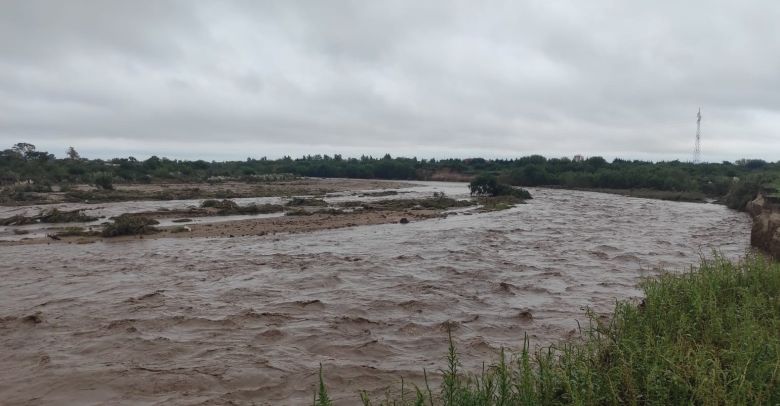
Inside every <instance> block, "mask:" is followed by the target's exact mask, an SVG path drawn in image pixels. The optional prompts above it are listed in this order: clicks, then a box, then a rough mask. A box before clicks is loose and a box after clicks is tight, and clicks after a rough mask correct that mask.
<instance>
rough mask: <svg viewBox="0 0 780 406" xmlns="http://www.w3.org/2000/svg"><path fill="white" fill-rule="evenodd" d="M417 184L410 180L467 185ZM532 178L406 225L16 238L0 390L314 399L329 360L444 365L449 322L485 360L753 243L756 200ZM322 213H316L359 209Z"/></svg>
mask: <svg viewBox="0 0 780 406" xmlns="http://www.w3.org/2000/svg"><path fill="white" fill-rule="evenodd" d="M416 185H418V187H417V188H411V189H410V190H411V192H409V193H407V194H408V195H411V196H413V197H417V196H416V195H415V193H418V194H419V195H420V196H422V195H430V192H431V190H432V189H436V190H439V191H445V192H446V193H447V195H449V196H452V197H460V196H457V194H458V193H461V192H458V191H459V190H461V189H462V190H464V191H467V189H466V186H465V184H447V185H438V184H434V183H426V182H417V183H416ZM415 191H417V192H415ZM398 192H399V194H401V195H402V196H403V195H404V194H405V193H406V192H403V190H400V191H398ZM402 192H403V193H402ZM464 193H465V192H464ZM531 193H532V194H533V196H534V199H533V200H530V201H528V203H527V204H523V205H518V206H516V207H514V208H511V209H508V210H503V211H499V212H489V213H478V212H473V211H461V212H459V213H458V214H452V215H449V216H447V217H435V218H431V219H427V220H424V221H423V220H422V219H417V220H415V219H411V220H412V221H411V222H410V223H409V224H403V225H402V224H398V223H394V224H374V223H366V224H364V225H355V226H347V225H348V223H344V225H345V227H343V228H332V227H330V226H329V227H325V229H320V230H319V231H308V232H300V233H284V232H282V233H277V234H273V233H272V232H267V233H266V234H265V235H257V234H262V232H258V231H261V229H260V228H251V227H272V226H271V225H273V224H274V222H286V221H295V220H293V219H291V218H290V219H288V218H287V217H283V218H281V217H279V218H265V219H254V220H250V222H251V221H256V222H257V225H256V226H251V227H250V226H249V225H248V224H250V223H246V222H245V221H242V222H241V223H243V224H244V225H242V226H241V227H248V228H244V229H242V231H244V232H243V233H238V232H235V233H234V234H233V235H234V238H230V235H225V236H223V237H219V238H208V237H213V234H197V233H198V232H199V231H197V230H199V229H200V225H197V224H195V225H193V226H192V227H193V228H192V232H191V234H188V235H186V236H184V238H179V237H180V236H179V235H177V236H176V238H147V237H144V239H137V238H131V239H129V240H121V239H107V240H104V241H98V242H95V243H92V244H85V245H81V244H67V243H53V244H51V245H32V244H13V245H4V246H0V258H1V259H2V260H0V280H2V281H3V283H2V284H0V348H2V350H3V351H0V399H3V402H5V403H7V404H30V405H37V404H57V405H82V404H141V405H146V404H148V405H157V404H172V405H200V404H208V405H211V404H227V403H232V404H247V405H249V404H260V405H299V404H309V403H311V399H312V394H313V391H314V389H315V384H316V380H317V369H318V366H319V364H320V363H322V365H323V367H324V372H325V380H326V383H327V384H328V386H329V389H330V393H331V395H332V396H333V397H334V398H335V400H336V402H337V404H346V405H351V404H358V403H359V398H358V395H357V390H359V389H366V390H368V391H369V392H372V393H374V394H379V393H382V391H383V390H384V388H386V387H387V386H390V385H394V386H397V384H398V383H399V381H400V377H402V376H403V377H405V378H406V382H407V387H410V384H411V383H412V382H414V383H417V384H421V383H422V382H421V377H422V369H423V368H426V369H427V370H428V371H435V370H437V369H438V368H441V367H442V366H443V365H444V363H443V362H444V355H445V353H446V350H447V346H446V335H447V333H446V330H447V327H450V328H451V329H452V331H453V335H454V337H455V341H456V345H457V347H458V350H459V351H460V353H461V355H462V357H461V358H462V361H463V363H464V367H466V368H475V369H477V368H480V367H481V365H482V364H481V363H482V361H485V360H488V361H489V360H491V359H494V357H495V356H496V354H497V352H498V351H500V349H501V348H502V347H506V348H508V349H513V350H516V349H518V348H520V347H521V346H522V342H523V337H524V335H525V334H528V336H529V337H530V339H531V341H532V345H534V346H536V345H544V344H548V343H551V342H554V341H556V340H559V339H562V338H567V337H573V336H576V334H577V328H578V322H579V323H584V322H585V318H584V309H585V307H592V308H593V309H595V310H596V311H597V312H606V311H608V310H609V309H611V307H612V306H613V304H614V301H615V300H626V299H637V298H638V295H639V294H640V291H639V289H638V288H637V283H638V282H639V281H640V280H641V278H642V277H649V276H653V275H656V274H657V273H658V272H660V268H665V269H666V270H668V271H673V272H676V271H683V270H687V269H689V267H690V266H692V265H694V264H697V263H698V258H699V256H700V255H702V254H704V255H707V254H710V252H711V250H718V251H720V252H721V253H723V254H724V255H725V256H727V257H737V256H739V255H741V254H743V253H744V252H745V250H747V249H748V236H749V230H750V219H749V217H748V216H747V215H746V214H745V213H739V212H735V211H732V210H729V209H727V208H725V207H723V206H719V205H712V204H694V203H678V202H668V201H657V200H646V199H637V198H627V197H623V196H617V195H608V194H598V193H589V192H579V191H566V190H550V189H531ZM368 198H369V197H366V198H365V199H368ZM376 198H377V199H385V198H387V196H381V197H376ZM329 199H330V202H331V203H336V202H338V201H351V200H354V199H355V196H354V195H350V194H345V195H339V196H332V197H328V198H326V199H325V200H329ZM133 204H136V203H133ZM122 207H125V208H126V207H127V206H122ZM105 210H109V211H110V210H113V208H111V207H107V208H106V209H105ZM382 214H383V213H381V212H379V211H377V212H374V213H373V215H377V216H380V217H381V215H382ZM384 214H387V213H384ZM398 214H399V213H398V212H396V213H394V214H393V215H398ZM387 215H388V216H389V215H390V214H387ZM315 216H320V215H313V216H306V218H305V219H304V220H303V221H310V222H312V223H314V222H320V221H321V222H325V223H328V222H339V221H345V222H349V221H353V220H349V216H347V215H333V216H330V217H327V215H322V217H315ZM384 220H387V219H386V218H385V219H383V221H382V222H384ZM393 220H394V219H393ZM269 221H270V223H268V222H269ZM329 224H330V225H333V223H329ZM340 224H341V223H340ZM196 226H198V227H196ZM204 226H205V225H204ZM219 226H220V227H222V226H224V227H228V228H225V229H224V231H221V232H225V233H227V232H229V231H228V230H235V229H234V228H229V227H234V226H232V225H229V224H224V223H220V225H219ZM214 227H218V225H217V224H214V225H213V226H212V227H211V228H214ZM206 228H208V227H204V229H206ZM316 229H317V228H316V227H311V228H310V230H316ZM204 232H205V231H204ZM189 237H192V238H189Z"/></svg>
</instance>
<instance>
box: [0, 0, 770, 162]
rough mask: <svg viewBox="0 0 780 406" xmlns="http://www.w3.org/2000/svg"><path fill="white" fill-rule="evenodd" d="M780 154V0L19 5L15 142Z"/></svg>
mask: <svg viewBox="0 0 780 406" xmlns="http://www.w3.org/2000/svg"><path fill="white" fill-rule="evenodd" d="M699 106H701V108H702V115H703V120H702V157H703V159H704V160H708V161H721V160H735V159H739V158H744V157H751V158H764V159H767V160H771V161H776V160H780V142H779V141H780V2H778V1H774V0H767V1H737V0H733V1H719V0H706V1H679V0H674V1H672V0H669V1H667V0H656V1H620V0H614V1H606V0H604V1H602V0H588V1H581V0H572V1H555V0H539V1H521V0H517V1H492V2H478V1H462V2H461V1H441V2H439V1H430V0H426V1H408V2H406V1H362V0H361V1H351V2H348V1H212V2H209V1H168V2H166V1H160V0H153V1H137V0H132V1H131V0H126V1H121V2H120V1H105V0H100V1H98V0H95V1H77V0H67V1H60V0H51V1H31V0H20V1H13V0H4V1H2V2H0V148H7V147H10V145H12V144H14V143H17V142H22V141H25V142H30V143H33V144H35V145H37V146H38V149H40V150H48V151H49V152H52V153H55V154H56V155H57V156H63V155H64V153H65V150H66V148H67V147H68V146H69V145H73V146H74V147H75V148H76V149H77V150H78V151H79V152H81V154H82V155H83V156H86V157H92V158H94V157H103V158H106V157H117V156H121V157H126V156H130V155H132V156H135V157H137V158H139V159H144V158H146V157H148V156H150V155H153V154H155V155H159V156H168V157H171V158H187V159H198V158H203V159H207V160H212V159H215V160H223V159H245V158H246V157H250V156H251V157H261V156H268V157H280V156H283V155H292V156H299V155H301V154H316V153H327V154H333V153H342V154H343V155H345V156H360V155H361V154H373V155H383V154H384V153H385V152H388V153H390V154H392V155H393V156H397V155H400V156H417V157H420V158H429V157H437V158H441V157H474V156H483V157H516V156H523V155H529V154H534V153H538V154H542V155H546V156H571V155H574V154H584V155H587V156H593V155H602V156H604V157H606V158H608V159H611V158H614V157H616V156H617V157H624V158H632V159H652V160H670V159H680V160H690V159H691V156H692V151H693V146H694V138H695V134H696V111H697V109H698V108H699Z"/></svg>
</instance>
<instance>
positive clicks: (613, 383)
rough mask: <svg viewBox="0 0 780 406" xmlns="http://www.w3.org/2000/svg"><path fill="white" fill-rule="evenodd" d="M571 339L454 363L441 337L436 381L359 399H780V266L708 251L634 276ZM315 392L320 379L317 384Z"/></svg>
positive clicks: (552, 401)
mask: <svg viewBox="0 0 780 406" xmlns="http://www.w3.org/2000/svg"><path fill="white" fill-rule="evenodd" d="M642 288H643V289H644V293H645V299H644V300H643V301H642V302H641V303H639V304H637V303H631V302H619V303H617V304H616V307H615V310H614V313H613V314H612V317H610V318H609V320H608V321H600V319H599V318H597V317H596V316H595V315H593V314H592V313H589V314H588V316H589V320H590V325H589V327H587V328H586V329H584V330H583V333H582V337H581V339H579V340H575V341H569V342H562V343H560V344H557V345H554V346H551V347H545V348H543V349H541V350H531V349H530V348H529V342H528V339H527V338H526V339H525V341H524V346H523V349H522V350H521V351H520V352H519V353H517V354H512V355H508V354H506V353H505V352H504V351H502V352H501V355H500V356H499V358H498V360H497V361H496V362H495V363H494V364H493V365H491V366H490V367H488V368H483V370H482V371H477V372H470V373H465V372H464V371H461V367H460V362H459V361H458V354H457V350H456V348H455V347H454V345H453V342H452V337H451V336H450V346H449V351H448V353H447V356H446V363H447V365H446V368H445V369H443V370H441V371H439V373H440V374H441V378H442V379H441V381H442V384H441V385H440V387H439V388H437V389H436V390H431V389H430V387H429V386H428V384H427V382H428V380H427V374H426V380H425V383H426V385H425V388H423V389H420V388H417V387H415V390H414V391H412V393H411V395H409V396H407V395H406V394H403V391H402V394H401V395H400V396H396V397H395V398H391V397H385V399H382V400H380V401H374V402H375V403H372V399H370V397H369V396H368V394H367V393H365V392H364V393H361V399H362V401H363V403H364V404H365V405H429V406H430V405H497V406H498V405H501V406H504V405H564V404H565V405H570V404H573V405H593V404H605V405H626V404H627V405H678V404H696V405H776V404H780V265H778V264H777V263H773V262H771V261H769V260H767V259H764V258H763V257H759V256H749V257H747V258H745V259H744V260H742V261H740V262H729V261H727V260H725V259H723V258H720V257H716V258H714V259H712V260H702V263H701V265H700V267H699V268H698V269H697V270H692V271H691V272H687V273H683V274H663V275H661V276H659V277H657V278H653V279H649V280H646V281H644V282H643V283H642ZM322 390H324V387H323V388H322Z"/></svg>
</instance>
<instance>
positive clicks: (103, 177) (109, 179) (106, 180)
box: [93, 172, 114, 190]
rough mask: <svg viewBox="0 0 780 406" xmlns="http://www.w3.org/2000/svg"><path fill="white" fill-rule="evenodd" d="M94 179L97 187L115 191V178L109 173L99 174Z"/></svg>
mask: <svg viewBox="0 0 780 406" xmlns="http://www.w3.org/2000/svg"><path fill="white" fill-rule="evenodd" d="M93 179H94V180H93V183H94V184H95V186H97V187H99V188H101V189H103V190H113V189H114V177H113V176H112V175H111V173H109V172H98V173H96V174H95V176H94V178H93Z"/></svg>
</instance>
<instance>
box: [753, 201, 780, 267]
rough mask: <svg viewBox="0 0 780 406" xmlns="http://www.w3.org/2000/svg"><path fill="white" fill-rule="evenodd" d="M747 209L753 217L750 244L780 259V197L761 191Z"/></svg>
mask: <svg viewBox="0 0 780 406" xmlns="http://www.w3.org/2000/svg"><path fill="white" fill-rule="evenodd" d="M745 210H746V211H747V212H748V213H750V216H751V217H752V218H753V228H752V229H751V232H750V244H751V245H752V246H754V247H756V248H760V249H762V250H764V251H766V252H767V253H769V254H770V255H772V256H773V257H774V258H776V259H780V198H777V197H773V196H767V195H766V194H765V193H763V192H761V193H759V194H758V196H757V197H756V198H755V199H754V200H753V201H751V202H749V203H748V204H747V206H746V207H745Z"/></svg>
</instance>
